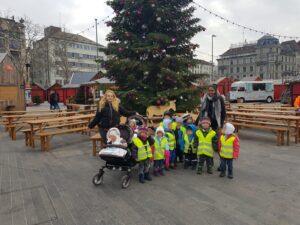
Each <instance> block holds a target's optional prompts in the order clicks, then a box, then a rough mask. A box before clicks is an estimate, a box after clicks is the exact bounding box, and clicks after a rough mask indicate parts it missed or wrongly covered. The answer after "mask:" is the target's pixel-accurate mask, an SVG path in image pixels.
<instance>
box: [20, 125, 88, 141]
mask: <svg viewBox="0 0 300 225" xmlns="http://www.w3.org/2000/svg"><path fill="white" fill-rule="evenodd" d="M83 124H84V125H87V121H79V122H76V121H75V122H72V123H63V124H61V123H59V124H50V125H49V126H46V127H44V128H43V129H44V130H45V129H51V128H58V129H59V128H64V127H67V128H76V127H78V126H80V125H83ZM33 130H34V132H36V131H38V130H39V128H37V127H36V128H34V129H33ZM21 132H23V133H24V135H25V145H26V146H30V145H31V144H32V147H34V138H33V139H32V143H30V141H31V135H33V134H31V129H24V130H21Z"/></svg>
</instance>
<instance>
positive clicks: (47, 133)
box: [37, 127, 87, 151]
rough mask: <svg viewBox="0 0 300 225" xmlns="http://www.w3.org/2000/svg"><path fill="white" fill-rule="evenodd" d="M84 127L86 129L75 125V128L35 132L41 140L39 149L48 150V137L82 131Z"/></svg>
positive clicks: (84, 129) (84, 128)
mask: <svg viewBox="0 0 300 225" xmlns="http://www.w3.org/2000/svg"><path fill="white" fill-rule="evenodd" d="M86 129H87V127H77V128H71V129H61V130H55V131H43V132H41V133H39V134H37V135H38V136H39V137H40V140H41V150H42V151H49V149H50V138H52V137H53V136H55V135H61V134H70V133H77V132H84V131H86Z"/></svg>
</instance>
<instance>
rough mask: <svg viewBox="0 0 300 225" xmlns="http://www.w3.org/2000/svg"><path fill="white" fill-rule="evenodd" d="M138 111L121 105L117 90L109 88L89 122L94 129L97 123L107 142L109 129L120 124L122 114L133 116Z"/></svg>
mask: <svg viewBox="0 0 300 225" xmlns="http://www.w3.org/2000/svg"><path fill="white" fill-rule="evenodd" d="M136 114H137V113H136V112H131V111H127V110H126V109H124V108H123V107H122V106H121V105H120V100H119V99H118V98H117V96H116V94H115V92H113V91H111V90H107V91H106V92H105V94H104V95H103V97H102V98H101V99H100V102H99V107H98V110H97V112H96V115H95V118H94V119H93V120H92V122H91V123H90V124H89V128H90V129H92V128H93V127H95V126H96V125H98V127H99V132H100V135H101V137H102V138H103V139H104V140H105V143H106V142H107V139H106V134H107V131H108V130H109V129H110V128H112V127H116V126H118V125H119V124H120V116H125V117H129V116H133V115H136Z"/></svg>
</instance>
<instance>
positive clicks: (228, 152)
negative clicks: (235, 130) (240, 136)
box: [220, 135, 235, 159]
mask: <svg viewBox="0 0 300 225" xmlns="http://www.w3.org/2000/svg"><path fill="white" fill-rule="evenodd" d="M234 140H235V136H232V137H230V138H228V139H227V140H226V137H225V136H224V135H222V136H221V150H220V156H221V157H222V158H225V159H232V158H233V143H234Z"/></svg>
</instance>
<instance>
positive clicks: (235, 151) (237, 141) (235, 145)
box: [218, 135, 240, 159]
mask: <svg viewBox="0 0 300 225" xmlns="http://www.w3.org/2000/svg"><path fill="white" fill-rule="evenodd" d="M232 136H233V135H230V136H228V137H227V138H226V140H227V139H228V138H230V137H232ZM225 137H226V135H225ZM218 150H219V152H220V151H221V139H219V141H218ZM239 154H240V139H239V138H238V137H237V136H235V139H234V142H233V156H232V158H234V159H237V158H238V157H239Z"/></svg>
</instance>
